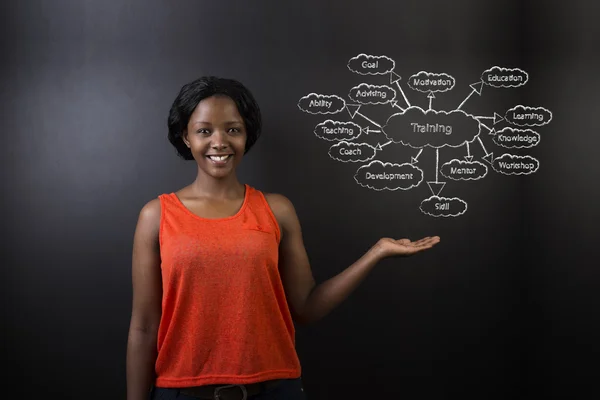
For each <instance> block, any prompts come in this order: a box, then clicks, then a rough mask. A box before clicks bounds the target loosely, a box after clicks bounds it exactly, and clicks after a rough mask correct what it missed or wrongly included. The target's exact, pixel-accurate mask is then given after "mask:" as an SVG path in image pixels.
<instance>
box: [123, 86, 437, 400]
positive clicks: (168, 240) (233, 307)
mask: <svg viewBox="0 0 600 400" xmlns="http://www.w3.org/2000/svg"><path fill="white" fill-rule="evenodd" d="M168 127H169V133H168V138H169V141H170V142H171V143H172V144H173V146H175V148H176V150H177V152H178V154H179V156H181V157H182V158H184V159H185V160H194V161H195V162H196V167H197V176H196V179H195V180H194V182H192V183H191V184H190V185H188V186H186V187H184V188H182V189H180V190H178V191H177V192H175V193H165V194H162V195H160V196H158V198H157V199H153V200H151V201H150V202H148V203H147V204H146V205H145V206H144V207H143V208H142V210H141V211H140V215H139V218H138V224H137V227H136V231H135V236H134V243H133V262H132V278H133V306H132V314H131V323H130V328H129V338H128V346H127V398H128V400H142V399H147V398H148V390H149V389H151V392H150V398H153V399H158V398H160V399H163V400H166V399H175V398H178V399H183V400H186V399H193V398H206V399H215V398H220V399H223V400H227V399H231V400H234V399H238V400H239V399H250V398H252V399H257V400H258V399H262V400H277V399H286V400H301V399H305V398H306V397H305V394H304V389H303V387H302V380H301V367H300V361H299V358H298V355H297V354H296V349H295V328H294V322H296V323H310V322H314V321H317V320H319V319H320V318H322V317H324V316H325V315H327V314H328V313H329V312H330V311H331V310H332V309H334V308H335V307H336V306H337V305H338V304H340V303H341V302H342V301H343V300H344V299H346V298H347V297H348V295H349V294H350V293H351V292H352V291H353V290H354V289H355V288H356V287H357V286H358V284H359V283H360V282H361V281H362V280H363V279H364V278H365V277H366V275H367V274H368V273H369V271H370V270H371V269H372V268H373V267H374V266H375V265H376V264H377V262H378V261H379V260H381V259H383V258H385V257H391V256H400V255H411V254H414V253H417V252H419V251H422V250H425V249H428V248H431V247H432V246H433V245H435V244H436V243H437V242H438V241H439V238H438V237H433V238H430V237H427V238H424V239H421V240H418V241H416V242H411V241H410V240H408V239H401V240H394V239H390V238H383V239H380V240H379V241H378V242H377V243H376V244H375V245H374V246H373V247H372V248H371V249H370V250H369V251H368V252H367V253H365V255H364V256H363V257H361V258H360V259H359V260H358V261H356V262H355V263H354V264H352V265H351V266H349V267H348V268H346V269H345V270H344V271H342V272H341V273H340V274H338V275H336V276H335V277H333V278H331V279H329V280H327V281H326V282H323V283H322V284H320V285H318V286H317V285H315V281H314V279H313V275H312V271H311V268H310V265H309V262H308V256H307V254H306V250H305V248H304V243H303V239H302V231H301V227H300V222H299V221H298V217H297V215H296V212H295V209H294V206H293V205H292V203H291V202H290V200H289V199H287V198H286V197H285V196H283V195H280V194H275V193H263V192H261V191H260V190H258V189H255V188H253V187H251V186H250V185H248V184H243V183H240V182H239V181H238V178H237V175H236V170H237V168H238V166H239V165H240V163H241V162H242V159H243V157H244V155H245V154H246V153H248V151H249V150H250V148H251V147H252V146H253V145H254V143H256V140H257V139H258V137H259V136H260V132H261V114H260V109H259V107H258V105H257V103H256V101H255V100H254V98H253V96H252V94H251V93H250V92H249V91H248V90H247V89H246V88H245V87H244V86H243V85H242V84H241V83H239V82H237V81H234V80H230V79H221V78H216V77H204V78H200V79H198V80H196V81H194V82H191V83H189V84H187V85H185V86H183V88H182V89H181V91H180V93H179V95H178V96H177V98H176V99H175V101H174V103H173V105H172V107H171V111H170V114H169V119H168Z"/></svg>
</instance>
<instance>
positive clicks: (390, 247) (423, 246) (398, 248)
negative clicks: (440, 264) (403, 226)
mask: <svg viewBox="0 0 600 400" xmlns="http://www.w3.org/2000/svg"><path fill="white" fill-rule="evenodd" d="M439 242H440V237H439V236H427V237H424V238H423V239H419V240H416V241H414V242H413V241H411V240H410V239H392V238H381V239H379V242H378V243H377V245H378V247H379V250H380V251H381V254H382V256H383V257H394V256H411V255H413V254H415V253H418V252H421V251H423V250H427V249H430V248H432V247H433V246H435V245H436V244H438V243H439Z"/></svg>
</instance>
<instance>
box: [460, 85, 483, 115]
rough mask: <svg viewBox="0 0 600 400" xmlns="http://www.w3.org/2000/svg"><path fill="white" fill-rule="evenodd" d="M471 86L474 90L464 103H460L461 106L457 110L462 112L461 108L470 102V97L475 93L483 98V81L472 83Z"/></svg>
mask: <svg viewBox="0 0 600 400" xmlns="http://www.w3.org/2000/svg"><path fill="white" fill-rule="evenodd" d="M469 86H470V87H471V89H473V90H471V93H469V95H468V96H467V98H466V99H464V100H463V102H462V103H460V105H459V106H458V107H457V108H456V109H457V110H460V108H461V107H462V106H463V105H464V104H465V103H466V102H467V100H469V97H471V96H473V93H477V94H478V95H480V96H481V89H482V88H483V81H479V82H475V83H471V84H470V85H469Z"/></svg>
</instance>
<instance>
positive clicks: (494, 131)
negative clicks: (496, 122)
mask: <svg viewBox="0 0 600 400" xmlns="http://www.w3.org/2000/svg"><path fill="white" fill-rule="evenodd" d="M479 125H481V126H483V127H484V128H485V129H487V130H488V131H489V133H490V135H492V136H494V135H495V134H496V129H494V128H490V127H489V126H487V125H486V124H484V123H482V122H481V121H479Z"/></svg>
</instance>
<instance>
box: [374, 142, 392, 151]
mask: <svg viewBox="0 0 600 400" xmlns="http://www.w3.org/2000/svg"><path fill="white" fill-rule="evenodd" d="M390 143H392V141H391V140H390V141H389V142H385V143H384V144H379V143H377V147H375V150H383V148H384V147H385V146H387V145H388V144H390Z"/></svg>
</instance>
